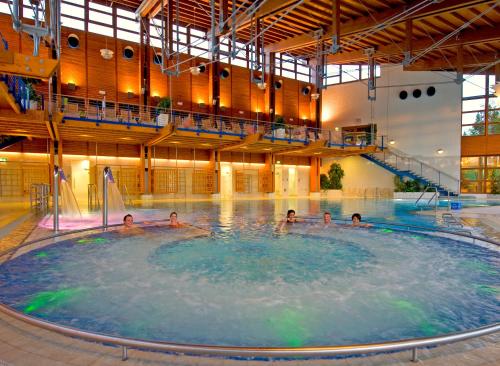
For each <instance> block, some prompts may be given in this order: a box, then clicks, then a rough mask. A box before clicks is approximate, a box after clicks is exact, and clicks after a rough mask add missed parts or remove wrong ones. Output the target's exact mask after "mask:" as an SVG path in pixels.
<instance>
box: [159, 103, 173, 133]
mask: <svg viewBox="0 0 500 366" xmlns="http://www.w3.org/2000/svg"><path fill="white" fill-rule="evenodd" d="M171 105H172V100H171V99H170V98H169V97H163V98H161V99H160V100H159V101H158V104H157V105H156V114H157V115H158V119H157V120H158V124H159V125H161V126H165V125H167V124H168V122H169V117H170V114H169V109H170V107H171Z"/></svg>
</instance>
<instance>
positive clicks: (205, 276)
mask: <svg viewBox="0 0 500 366" xmlns="http://www.w3.org/2000/svg"><path fill="white" fill-rule="evenodd" d="M499 268H500V255H499V253H498V251H497V250H495V249H494V248H487V247H482V246H477V245H473V244H470V243H465V242H462V241H457V240H454V239H451V238H448V237H440V236H436V235H433V234H432V233H430V232H406V231H398V230H395V229H394V228H387V227H385V228H382V227H378V228H377V227H373V228H351V227H347V226H342V225H338V226H333V227H332V226H330V227H326V228H325V227H324V226H322V225H314V224H296V225H294V226H292V227H289V228H288V230H287V232H285V233H278V234H277V233H275V232H274V231H273V225H271V224H270V223H255V224H251V223H248V222H246V221H245V220H240V221H238V220H237V222H236V225H232V229H231V230H229V229H227V228H224V227H223V228H218V229H217V230H216V233H215V235H207V232H204V231H203V230H200V229H197V228H192V227H188V228H183V229H169V228H167V227H161V226H156V227H143V228H141V229H139V230H137V231H135V232H127V233H123V232H120V231H107V232H99V233H94V234H92V235H85V236H77V237H74V238H71V239H65V240H62V241H58V242H57V243H52V244H50V245H46V246H40V247H36V248H30V250H26V252H25V253H23V254H20V253H18V254H16V255H14V256H12V258H10V260H8V261H5V262H4V263H3V264H2V265H0V302H2V303H3V304H5V305H7V306H9V307H12V308H13V309H16V310H18V311H20V312H23V313H25V314H27V315H30V316H34V317H37V318H41V319H43V320H49V321H51V322H55V323H57V324H61V325H65V326H72V327H75V328H78V329H82V330H86V331H90V332H99V333H106V334H110V335H114V336H120V337H132V338H141V339H150V340H157V341H166V342H177V343H188V344H209V345H222V346H247V347H308V346H323V345H333V344H335V345H347V344H354V343H374V342H383V341H389V340H397V339H403V338H415V337H423V336H437V335H442V334H447V333H450V332H457V331H463V330H467V329H473V328H477V327H480V326H484V325H488V324H493V323H496V322H498V321H499V315H498V314H499V313H500V312H499V310H500V302H499V298H500V296H499V294H500V287H499V283H500V273H499Z"/></svg>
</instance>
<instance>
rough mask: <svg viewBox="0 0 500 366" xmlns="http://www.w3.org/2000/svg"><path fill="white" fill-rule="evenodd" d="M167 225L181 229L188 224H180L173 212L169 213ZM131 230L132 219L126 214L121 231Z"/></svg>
mask: <svg viewBox="0 0 500 366" xmlns="http://www.w3.org/2000/svg"><path fill="white" fill-rule="evenodd" d="M167 225H168V226H170V227H171V228H181V227H186V226H189V224H185V223H182V222H180V221H179V220H178V219H177V212H175V211H174V212H171V213H170V220H169V221H168V224H167ZM132 228H134V217H133V216H132V215H131V214H126V215H125V216H124V217H123V229H124V230H129V229H132Z"/></svg>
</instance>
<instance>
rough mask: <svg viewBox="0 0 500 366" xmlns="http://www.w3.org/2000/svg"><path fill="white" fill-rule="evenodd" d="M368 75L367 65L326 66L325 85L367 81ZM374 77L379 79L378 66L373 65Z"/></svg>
mask: <svg viewBox="0 0 500 366" xmlns="http://www.w3.org/2000/svg"><path fill="white" fill-rule="evenodd" d="M369 73H370V72H369V67H368V65H327V66H326V76H325V77H326V85H334V84H341V83H350V82H352V81H358V80H367V79H368V78H369ZM375 77H376V78H378V77H380V65H375Z"/></svg>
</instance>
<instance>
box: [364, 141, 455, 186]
mask: <svg viewBox="0 0 500 366" xmlns="http://www.w3.org/2000/svg"><path fill="white" fill-rule="evenodd" d="M361 156H362V157H364V158H365V159H368V160H370V161H372V162H373V163H375V164H377V165H378V166H380V167H382V168H384V169H386V170H388V171H390V172H391V173H393V174H395V175H397V176H398V177H401V178H403V177H407V178H410V179H413V180H416V181H418V182H420V183H422V184H424V185H425V186H427V187H435V188H436V190H437V191H438V193H439V195H440V196H458V193H459V191H460V181H459V180H458V179H457V178H455V177H452V176H451V175H449V174H447V173H444V172H442V171H440V170H438V169H436V168H434V167H432V166H430V165H428V164H426V163H424V162H422V161H420V160H418V159H415V158H413V157H411V156H409V155H406V154H404V153H403V152H401V151H397V150H395V149H392V148H390V149H389V148H385V149H384V150H383V151H378V152H375V153H372V154H361Z"/></svg>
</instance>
